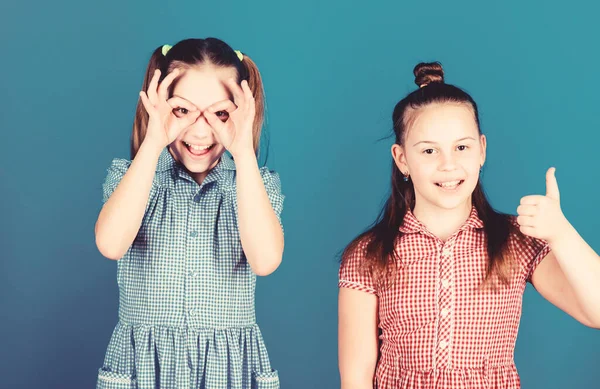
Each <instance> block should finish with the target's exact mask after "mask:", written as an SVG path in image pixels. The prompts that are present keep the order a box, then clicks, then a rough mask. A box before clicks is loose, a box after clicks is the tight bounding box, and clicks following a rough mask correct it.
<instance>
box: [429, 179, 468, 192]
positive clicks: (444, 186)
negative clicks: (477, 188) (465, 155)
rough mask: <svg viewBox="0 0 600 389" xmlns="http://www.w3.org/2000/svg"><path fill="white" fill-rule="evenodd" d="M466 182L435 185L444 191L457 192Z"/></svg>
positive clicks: (455, 181)
mask: <svg viewBox="0 0 600 389" xmlns="http://www.w3.org/2000/svg"><path fill="white" fill-rule="evenodd" d="M464 182H465V180H454V181H445V182H436V183H435V184H436V185H437V186H439V187H440V188H442V189H444V190H455V189H457V188H458V187H459V186H461V185H462V184H463V183H464Z"/></svg>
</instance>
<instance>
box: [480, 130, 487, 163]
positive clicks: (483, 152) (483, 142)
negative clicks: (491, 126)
mask: <svg viewBox="0 0 600 389" xmlns="http://www.w3.org/2000/svg"><path fill="white" fill-rule="evenodd" d="M479 142H480V146H481V163H480V165H481V166H483V165H484V164H485V158H486V155H487V151H486V150H487V138H486V137H485V135H483V134H482V135H481V136H480V137H479Z"/></svg>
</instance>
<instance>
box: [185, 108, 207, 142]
mask: <svg viewBox="0 0 600 389" xmlns="http://www.w3.org/2000/svg"><path fill="white" fill-rule="evenodd" d="M186 132H189V133H191V134H192V135H194V136H195V137H197V138H209V137H212V129H211V127H210V124H208V122H207V121H206V118H205V117H204V115H202V114H201V115H200V116H199V117H198V119H196V121H195V122H194V123H192V124H191V125H190V126H189V127H188V128H186Z"/></svg>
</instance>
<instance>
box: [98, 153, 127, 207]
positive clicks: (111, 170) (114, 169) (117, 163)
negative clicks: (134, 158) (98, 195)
mask: <svg viewBox="0 0 600 389" xmlns="http://www.w3.org/2000/svg"><path fill="white" fill-rule="evenodd" d="M129 166H131V161H128V160H126V159H121V158H115V159H113V161H112V163H111V164H110V166H109V167H108V170H107V171H108V174H107V175H106V179H105V180H104V184H103V185H102V191H103V202H104V203H106V202H107V201H108V199H109V198H110V196H111V195H112V194H113V192H114V191H115V189H116V188H117V186H118V185H119V183H120V182H121V180H122V179H123V176H124V175H125V173H127V170H128V169H129Z"/></svg>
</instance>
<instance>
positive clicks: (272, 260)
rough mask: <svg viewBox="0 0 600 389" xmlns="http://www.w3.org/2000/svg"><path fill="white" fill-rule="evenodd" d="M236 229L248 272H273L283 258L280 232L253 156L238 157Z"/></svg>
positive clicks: (280, 229)
mask: <svg viewBox="0 0 600 389" xmlns="http://www.w3.org/2000/svg"><path fill="white" fill-rule="evenodd" d="M235 162H236V169H237V175H236V180H237V198H238V226H239V229H240V239H241V241H242V247H243V249H244V253H245V254H246V258H247V259H248V263H249V264H250V267H251V268H252V271H253V272H254V273H255V274H257V275H259V276H266V275H269V274H271V273H272V272H274V271H275V270H276V269H277V267H278V266H279V264H280V263H281V259H282V256H283V245H284V240H283V230H282V228H281V224H280V223H279V219H278V218H277V215H276V214H275V211H274V210H273V206H272V205H271V202H270V200H269V197H268V195H267V191H266V189H265V185H264V184H263V179H262V177H261V175H260V170H259V169H258V163H257V160H256V156H255V155H254V152H249V153H246V154H241V155H238V156H237V158H236V159H235Z"/></svg>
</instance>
